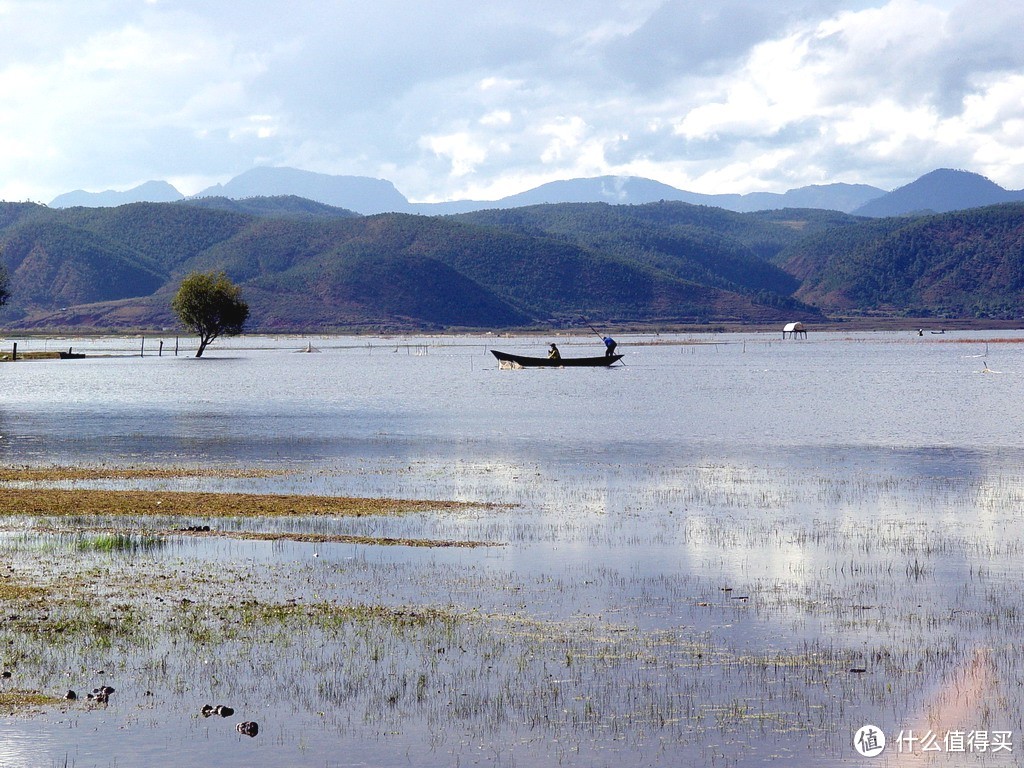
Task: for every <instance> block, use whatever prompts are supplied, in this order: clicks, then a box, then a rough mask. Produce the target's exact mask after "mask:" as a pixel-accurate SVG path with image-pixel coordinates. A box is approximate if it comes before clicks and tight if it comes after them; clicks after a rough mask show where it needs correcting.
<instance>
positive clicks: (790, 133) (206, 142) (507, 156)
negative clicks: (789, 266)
mask: <svg viewBox="0 0 1024 768" xmlns="http://www.w3.org/2000/svg"><path fill="white" fill-rule="evenodd" d="M0 30H2V36H3V37H2V39H3V42H4V44H3V45H2V46H0V198H3V199H7V200H25V199H31V200H38V201H42V202H48V201H49V200H50V199H52V198H53V197H55V196H56V195H58V194H61V193H63V192H67V191H70V190H73V189H86V190H89V191H102V190H106V189H128V188H130V187H133V186H135V185H137V184H140V183H142V182H144V181H147V180H150V179H164V180H167V181H169V182H171V183H172V184H174V185H175V186H176V187H178V189H179V190H180V191H182V192H183V193H186V194H190V193H194V192H197V191H199V190H200V189H203V188H205V187H207V186H209V185H212V184H214V183H217V182H224V181H226V180H228V179H230V178H231V177H233V176H235V175H238V174H239V173H242V172H244V171H246V170H248V169H250V168H252V167H254V166H257V165H281V166H291V167H296V168H302V169H306V170H310V171H317V172H321V173H331V174H352V175H363V176H372V177H377V178H386V179H389V180H390V181H393V182H394V183H395V185H396V186H397V187H398V189H399V190H400V191H402V192H403V193H404V194H406V195H407V196H408V197H409V198H410V199H412V200H416V201H436V200H448V199H460V198H473V199H495V198H498V197H501V196H504V195H507V194H512V193H515V192H519V191H522V190H524V189H528V188H530V187H534V186H537V185H539V184H542V183H544V182H548V181H553V180H556V179H564V178H572V177H580V176H596V175H604V174H619V175H636V176H645V177H648V178H652V179H656V180H658V181H662V182H664V183H667V184H671V185H673V186H676V187H679V188H682V189H687V190H691V191H695V192H704V193H725V192H739V193H745V192H752V191H778V192H781V191H785V190H787V189H791V188H794V187H799V186H804V185H807V184H819V183H828V182H834V181H842V182H848V183H866V184H872V185H875V186H878V187H882V188H885V189H892V188H894V187H896V186H900V185H902V184H905V183H907V182H909V181H912V180H913V179H915V178H917V177H918V176H920V175H922V174H923V173H926V172H928V171H930V170H933V169H935V168H939V167H951V168H963V169H966V170H971V171H976V172H978V173H982V174H984V175H986V176H988V177H989V178H991V179H992V180H993V181H996V182H997V183H999V184H1001V185H1003V186H1004V187H1007V188H1012V189H1020V188H1022V187H1024V152H1022V151H1021V147H1024V46H1021V45H1020V44H1019V40H1020V39H1021V37H1022V35H1024V3H1020V2H1019V0H964V1H963V2H955V1H953V0H890V1H888V2H886V1H884V0H859V1H858V0H772V2H768V1H767V0H720V1H718V2H716V1H715V0H704V1H703V2H697V1H696V0H619V1H617V2H609V1H606V0H587V3H585V4H580V3H579V2H578V1H577V0H573V1H571V2H569V1H563V0H505V1H504V2H482V1H481V0H472V2H470V1H469V0H431V2H429V3H424V2H411V1H410V2H406V1H405V0H375V1H374V2H372V3H368V2H365V0H358V1H351V2H350V1H349V0H337V1H336V2H326V1H324V0H319V1H316V2H314V1H312V0H292V1H291V2H288V3H281V2H279V1H278V0H275V1H274V2H270V1H269V0H266V1H265V0H231V2H225V1H221V0H148V1H147V0H78V2H74V3H70V2H65V1H64V0H24V1H22V0H7V1H6V2H5V1H4V0H0Z"/></svg>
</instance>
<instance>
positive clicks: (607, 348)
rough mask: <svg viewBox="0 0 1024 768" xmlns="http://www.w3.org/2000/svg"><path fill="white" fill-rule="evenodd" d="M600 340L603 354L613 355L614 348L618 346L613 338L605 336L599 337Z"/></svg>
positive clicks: (606, 355)
mask: <svg viewBox="0 0 1024 768" xmlns="http://www.w3.org/2000/svg"><path fill="white" fill-rule="evenodd" d="M601 341H603V342H604V356H605V357H611V356H612V355H614V354H615V348H616V347H617V346H619V345H618V344H616V343H615V339H613V338H612V337H611V336H605V337H604V338H602V339H601Z"/></svg>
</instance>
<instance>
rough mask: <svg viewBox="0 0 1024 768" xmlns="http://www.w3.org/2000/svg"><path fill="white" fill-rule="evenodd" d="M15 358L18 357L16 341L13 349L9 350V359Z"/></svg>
mask: <svg viewBox="0 0 1024 768" xmlns="http://www.w3.org/2000/svg"><path fill="white" fill-rule="evenodd" d="M17 359H18V342H14V351H13V352H11V360H12V361H13V360H17Z"/></svg>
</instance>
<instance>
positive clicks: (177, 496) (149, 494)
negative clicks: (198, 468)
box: [0, 488, 485, 518]
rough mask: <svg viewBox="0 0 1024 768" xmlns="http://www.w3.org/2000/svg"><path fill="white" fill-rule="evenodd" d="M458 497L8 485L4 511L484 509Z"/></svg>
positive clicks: (2, 496) (357, 513) (267, 513)
mask: <svg viewBox="0 0 1024 768" xmlns="http://www.w3.org/2000/svg"><path fill="white" fill-rule="evenodd" d="M482 506H485V505H480V504H474V503H467V502H455V501H417V500H402V499H367V498H349V497H333V496H300V495H275V494H252V493H203V492H190V491H135V490H94V489H57V488H6V489H4V490H3V492H2V493H0V516H7V517H25V516H33V517H84V516H107V517H110V516H131V517H149V516H163V517H167V516H176V517H182V518H217V517H298V516H302V517H318V516H323V517H364V516H371V515H374V516H376V515H405V514H413V513H420V512H427V511H433V512H436V511H447V510H460V509H467V508H481V507H482Z"/></svg>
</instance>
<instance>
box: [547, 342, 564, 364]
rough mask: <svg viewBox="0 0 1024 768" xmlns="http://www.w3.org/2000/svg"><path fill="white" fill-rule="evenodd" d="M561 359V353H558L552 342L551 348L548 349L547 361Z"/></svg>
mask: <svg viewBox="0 0 1024 768" xmlns="http://www.w3.org/2000/svg"><path fill="white" fill-rule="evenodd" d="M561 359H562V353H561V352H559V351H558V347H557V346H555V343H554V342H552V343H551V346H550V347H549V348H548V360H561Z"/></svg>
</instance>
